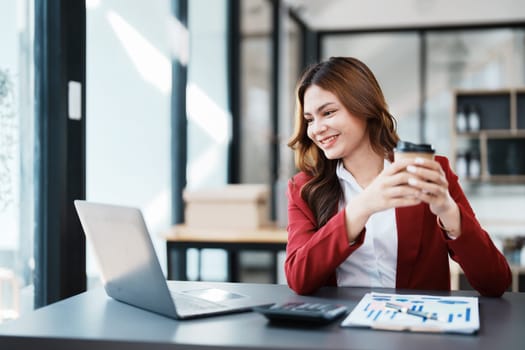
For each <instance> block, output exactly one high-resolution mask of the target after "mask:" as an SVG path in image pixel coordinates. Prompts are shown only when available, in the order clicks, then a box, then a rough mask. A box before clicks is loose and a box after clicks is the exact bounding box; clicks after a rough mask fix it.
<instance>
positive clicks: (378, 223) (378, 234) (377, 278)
mask: <svg viewBox="0 0 525 350" xmlns="http://www.w3.org/2000/svg"><path fill="white" fill-rule="evenodd" d="M389 166H390V162H389V161H388V160H385V163H384V167H385V168H386V167H389ZM336 174H337V177H338V178H339V183H340V184H341V187H342V188H343V192H344V203H340V205H339V209H340V210H342V209H343V208H344V207H345V205H346V204H347V203H348V202H349V201H350V200H351V199H352V197H355V196H357V195H358V194H360V193H361V192H363V188H361V186H360V185H359V184H358V183H357V181H356V180H355V178H354V177H353V176H352V174H351V173H350V172H349V171H348V170H346V169H345V167H344V165H343V162H342V161H340V162H339V164H338V166H337V170H336ZM365 227H366V234H365V241H364V242H363V245H362V246H361V247H359V248H358V249H356V250H355V251H354V252H353V253H352V254H351V255H350V256H349V257H348V258H347V259H346V260H345V261H343V263H341V265H339V267H338V268H337V270H336V274H337V285H338V286H354V287H385V288H395V287H396V267H397V226H396V212H395V209H394V208H391V209H387V210H384V211H381V212H377V213H374V214H373V215H372V216H370V218H369V220H368V221H367V223H366V224H365Z"/></svg>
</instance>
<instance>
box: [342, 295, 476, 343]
mask: <svg viewBox="0 0 525 350" xmlns="http://www.w3.org/2000/svg"><path fill="white" fill-rule="evenodd" d="M341 326H342V327H370V328H374V329H386V330H394V331H413V332H450V333H466V334H471V333H475V332H477V331H478V330H479V308H478V298H477V297H455V296H433V295H404V294H385V293H367V294H366V295H365V296H364V297H363V298H362V299H361V300H360V301H359V304H357V306H356V307H355V308H354V309H353V310H352V312H351V313H350V314H349V315H348V316H347V317H346V318H345V319H344V320H343V322H342V323H341Z"/></svg>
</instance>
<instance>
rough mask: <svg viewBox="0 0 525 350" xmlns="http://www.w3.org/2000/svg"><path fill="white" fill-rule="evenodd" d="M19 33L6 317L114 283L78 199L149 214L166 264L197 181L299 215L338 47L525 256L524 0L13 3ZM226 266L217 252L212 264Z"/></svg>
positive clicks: (7, 50)
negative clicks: (232, 188) (309, 99)
mask: <svg viewBox="0 0 525 350" xmlns="http://www.w3.org/2000/svg"><path fill="white" fill-rule="evenodd" d="M0 43H1V44H2V51H1V53H0V283H1V284H0V288H1V289H0V311H1V312H2V313H1V315H0V322H1V320H2V319H10V318H16V317H18V316H19V315H20V313H23V312H24V311H27V310H31V309H33V308H34V307H40V306H43V305H46V304H49V303H51V302H53V301H56V300H59V299H62V298H64V297H67V296H69V295H73V294H75V293H77V292H80V291H82V290H85V289H86V288H89V287H92V286H95V285H98V284H99V277H98V270H97V267H96V265H95V263H94V259H93V257H92V256H91V250H90V249H89V246H88V245H86V243H85V242H84V240H83V236H82V234H81V230H80V228H79V226H78V223H77V222H76V215H75V213H74V211H73V209H72V205H71V199H73V198H82V197H84V198H87V199H88V200H92V201H98V202H106V203H114V204H123V205H130V206H136V207H140V208H141V209H142V210H143V212H144V215H145V218H146V222H147V224H148V227H149V229H150V231H151V234H152V238H153V240H154V243H155V248H156V250H157V253H158V256H159V259H160V261H161V265H162V266H163V267H164V268H165V265H166V251H165V242H164V241H163V240H162V239H161V237H160V236H161V234H162V232H165V231H166V230H167V229H168V228H169V227H170V226H171V225H173V224H175V223H180V222H183V219H184V212H183V207H184V203H183V201H182V195H181V194H182V191H183V190H184V189H201V188H212V187H217V186H222V185H224V184H227V183H242V184H253V183H257V184H267V185H268V186H269V188H270V189H271V197H270V207H271V211H270V214H269V215H270V217H271V219H272V220H273V221H275V222H276V223H277V224H278V225H280V226H282V227H284V226H286V197H285V188H286V182H287V179H288V178H289V177H290V176H292V175H293V173H294V172H295V169H294V165H293V157H292V153H291V152H290V150H289V149H288V148H287V147H286V142H287V138H288V136H289V135H290V133H291V130H292V126H293V111H294V102H295V101H294V94H293V93H294V84H295V82H296V80H297V79H298V77H299V75H300V73H301V71H302V70H303V69H304V68H305V67H306V65H308V64H309V63H312V62H315V61H318V60H321V59H326V58H328V57H330V56H336V55H342V56H355V57H358V58H360V59H361V60H363V61H364V62H365V63H367V64H368V65H369V66H370V67H371V69H372V70H373V71H374V72H375V73H376V76H377V78H378V80H379V82H380V84H381V86H382V88H383V90H384V92H385V95H386V99H387V102H388V103H389V106H390V109H391V112H392V114H393V115H394V116H395V117H396V118H397V120H398V129H399V134H400V136H401V137H402V138H403V139H407V140H413V141H416V142H426V143H432V144H433V145H434V147H435V148H436V149H437V150H438V152H439V153H441V154H444V155H446V156H448V157H449V158H450V159H451V161H452V162H453V166H454V167H455V169H456V171H457V172H458V174H459V175H460V176H461V182H462V185H463V186H464V188H465V190H466V192H467V195H468V197H469V199H470V201H471V203H472V205H473V207H474V210H475V211H476V213H477V215H478V217H479V219H480V221H481V223H482V224H483V225H484V226H485V227H486V228H487V230H488V231H489V232H490V234H491V235H492V237H493V239H494V240H495V242H496V243H497V245H498V247H500V249H502V250H503V251H504V252H505V253H506V255H507V257H508V259H509V260H510V262H511V263H512V264H513V265H515V266H520V265H521V264H523V265H525V254H522V253H521V252H525V249H522V246H523V237H525V219H524V218H523V215H522V211H523V208H525V164H524V162H525V161H524V159H525V158H524V157H523V154H524V151H525V3H524V2H523V1H518V0H500V1H497V2H496V1H490V0H483V1H479V0H478V1H474V0H460V1H455V2H450V1H445V0H402V1H401V0H399V1H394V2H392V1H387V0H373V1H362V0H361V1H358V0H352V1H350V0H348V1H344V0H323V1H320V0H319V1H318V0H309V1H307V0H280V1H279V0H213V1H212V0H191V1H189V0H185V1H184V0H178V1H177V0H154V1H141V0H127V1H122V0H85V1H80V0H70V1H66V0H62V1H59V0H54V1H53V0H48V1H44V0H42V1H39V0H36V1H32V0H16V1H15V0H13V1H8V0H2V1H0ZM469 121H470V122H469ZM197 255H198V254H197V251H192V252H190V256H189V261H190V264H189V267H188V269H189V271H188V275H189V276H190V278H193V277H194V276H196V275H197V271H196V269H197V267H196V266H197V259H198V256H197ZM522 256H523V257H522ZM242 258H243V259H241V262H242V263H243V265H244V266H245V267H246V268H247V269H248V270H250V269H252V270H257V269H259V268H264V267H265V266H266V265H267V264H268V261H269V257H268V256H266V255H265V254H264V253H259V254H255V253H251V254H245V255H244V256H242ZM283 258H284V256H281V260H282V259H283ZM225 260H226V255H225V253H224V252H222V251H217V250H209V251H205V252H204V254H203V255H202V271H201V277H202V278H203V279H206V280H222V279H224V278H225V271H224V270H225ZM255 275H256V274H253V275H252V276H255ZM246 278H247V279H249V278H250V275H247V277H246ZM257 278H258V277H257ZM257 281H259V280H257ZM262 281H264V279H262ZM280 282H281V283H285V281H284V277H283V276H282V271H281V275H280ZM518 282H519V281H518ZM519 287H520V285H519V283H518V284H517V285H515V288H519Z"/></svg>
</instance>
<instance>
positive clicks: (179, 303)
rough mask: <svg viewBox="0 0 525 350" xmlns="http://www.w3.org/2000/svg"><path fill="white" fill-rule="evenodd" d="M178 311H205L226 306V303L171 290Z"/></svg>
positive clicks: (185, 312)
mask: <svg viewBox="0 0 525 350" xmlns="http://www.w3.org/2000/svg"><path fill="white" fill-rule="evenodd" d="M171 297H172V299H173V301H174V302H175V306H176V308H177V312H178V313H180V314H194V313H205V312H211V311H215V310H221V309H224V308H226V305H223V304H219V303H214V302H212V301H208V300H205V299H201V298H195V297H192V296H189V295H185V294H182V293H177V292H171Z"/></svg>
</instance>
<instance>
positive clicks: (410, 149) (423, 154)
mask: <svg viewBox="0 0 525 350" xmlns="http://www.w3.org/2000/svg"><path fill="white" fill-rule="evenodd" d="M434 153H435V150H434V149H433V148H432V145H429V144H426V143H419V144H417V143H412V142H407V141H399V142H398V143H397V146H396V148H395V150H394V158H395V160H398V159H406V158H417V157H419V158H426V159H434Z"/></svg>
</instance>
